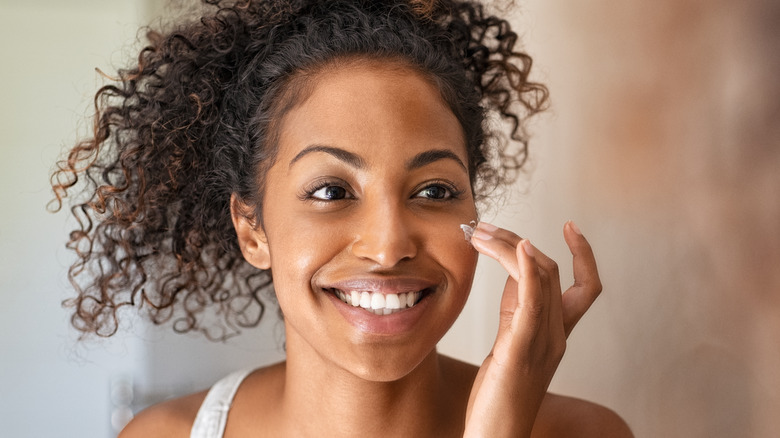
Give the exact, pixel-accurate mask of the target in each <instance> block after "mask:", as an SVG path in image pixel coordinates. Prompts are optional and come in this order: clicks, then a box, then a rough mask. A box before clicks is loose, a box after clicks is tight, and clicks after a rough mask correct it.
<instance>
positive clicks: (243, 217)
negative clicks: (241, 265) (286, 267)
mask: <svg viewBox="0 0 780 438" xmlns="http://www.w3.org/2000/svg"><path fill="white" fill-rule="evenodd" d="M250 211H252V210H251V208H250V207H249V206H247V205H246V204H245V203H244V202H243V201H241V200H240V199H239V198H238V196H236V194H235V193H233V194H232V195H231V196H230V217H231V218H232V219H233V228H235V229H236V236H238V246H239V247H240V248H241V253H242V254H243V255H244V258H245V259H246V261H248V262H249V264H251V265H252V266H254V267H256V268H258V269H269V268H270V267H271V252H270V251H269V250H268V237H267V236H266V235H265V231H263V229H262V228H261V227H259V226H257V225H256V223H255V221H253V220H251V219H250V218H249V217H247V216H248V214H247V212H250Z"/></svg>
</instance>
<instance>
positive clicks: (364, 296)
mask: <svg viewBox="0 0 780 438" xmlns="http://www.w3.org/2000/svg"><path fill="white" fill-rule="evenodd" d="M360 307H362V308H364V309H370V308H371V294H370V293H369V292H362V293H361V294H360Z"/></svg>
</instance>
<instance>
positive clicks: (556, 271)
mask: <svg viewBox="0 0 780 438" xmlns="http://www.w3.org/2000/svg"><path fill="white" fill-rule="evenodd" d="M550 275H553V276H555V277H557V276H558V275H560V268H559V267H558V263H557V262H555V261H552V262H550Z"/></svg>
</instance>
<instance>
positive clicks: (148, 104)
mask: <svg viewBox="0 0 780 438" xmlns="http://www.w3.org/2000/svg"><path fill="white" fill-rule="evenodd" d="M204 2H205V3H206V7H207V9H206V11H207V14H206V15H205V16H204V17H202V18H201V19H200V20H198V21H192V22H187V23H184V24H181V25H179V26H178V27H176V28H174V29H172V30H170V31H168V32H165V33H162V32H152V31H150V32H149V33H148V35H147V39H148V45H147V46H146V47H145V48H143V49H142V50H141V52H140V55H139V57H138V63H137V66H135V67H133V68H129V69H126V70H120V71H119V74H118V76H117V78H116V79H115V83H114V84H110V85H106V86H104V87H102V88H101V89H100V90H98V92H97V94H96V96H95V100H94V105H95V112H96V115H95V119H94V126H93V133H92V137H91V138H88V139H85V140H83V141H80V142H79V143H78V144H76V145H75V146H74V147H73V148H72V149H71V150H70V151H69V153H68V155H67V158H65V159H63V160H61V161H60V162H59V163H58V168H57V170H56V171H55V172H54V174H53V175H52V187H53V190H54V194H55V199H54V201H53V202H54V210H55V211H56V210H59V209H61V207H62V204H63V200H64V198H65V197H67V196H68V194H69V193H68V192H69V191H71V192H72V191H74V190H76V189H77V188H81V190H82V191H81V192H80V193H81V194H82V196H81V197H80V198H78V199H77V200H74V201H72V207H71V211H72V213H73V215H74V216H75V218H76V220H77V221H78V228H77V229H75V230H74V231H72V232H71V234H70V240H69V242H68V245H67V246H68V248H70V249H72V250H73V251H75V253H76V255H77V258H76V261H75V262H74V263H73V265H72V266H71V267H70V269H69V271H68V277H69V279H70V281H71V283H72V284H73V286H74V288H75V290H76V292H77V295H76V296H75V297H73V298H70V299H68V300H66V301H65V302H64V303H63V304H64V305H65V306H66V307H70V308H72V309H73V314H72V317H71V321H72V324H73V326H74V327H75V328H77V329H78V330H80V331H81V332H82V334H83V335H87V334H96V335H98V336H110V335H112V334H114V333H115V332H116V331H117V329H118V327H119V319H118V314H119V312H120V310H121V309H122V308H124V307H127V306H134V307H138V308H139V309H143V310H144V311H145V313H146V314H147V316H148V317H149V318H150V319H151V320H152V321H153V322H154V323H155V324H162V323H166V322H172V323H173V328H174V330H175V331H177V332H189V331H200V332H202V333H204V334H205V335H206V336H207V337H209V338H211V339H225V338H226V337H228V336H230V335H233V334H236V333H238V332H239V331H240V329H241V328H247V327H253V326H256V325H257V324H258V323H259V322H260V320H261V318H262V316H263V313H264V310H265V308H266V305H267V304H269V303H270V302H273V300H274V296H273V292H272V288H273V284H272V277H271V272H270V271H263V270H258V269H256V268H254V267H252V266H251V265H249V264H248V263H247V262H246V261H245V260H244V259H243V256H242V254H241V251H240V249H239V247H238V243H237V239H236V235H235V231H234V229H233V225H232V222H231V217H230V198H231V195H233V194H235V195H237V196H238V197H239V198H240V199H241V200H242V201H244V202H245V203H247V205H251V206H252V208H253V209H254V211H253V212H252V213H251V214H252V215H255V216H254V217H258V218H260V220H262V210H261V206H262V199H261V197H262V195H263V187H262V185H263V181H264V174H265V171H267V170H268V168H269V167H270V165H271V163H272V162H273V160H274V157H275V153H276V146H275V144H276V136H277V135H278V128H279V121H280V119H281V118H282V116H283V115H284V114H285V113H286V112H287V111H289V110H290V109H291V108H292V107H293V106H294V105H295V104H296V103H298V102H300V100H301V99H302V98H303V97H304V96H303V94H304V93H306V92H307V91H306V90H307V89H308V88H311V82H312V80H313V78H314V76H315V75H316V74H317V73H318V72H322V71H323V70H324V69H326V68H328V67H333V66H335V67H337V66H338V65H339V63H342V62H345V61H349V60H350V59H363V58H369V59H376V60H390V61H394V62H399V63H402V64H403V65H405V66H407V67H409V68H412V69H415V70H417V71H419V72H420V73H422V74H424V75H425V76H426V77H428V78H430V80H432V81H433V83H435V84H436V85H437V86H438V88H439V90H440V92H441V96H442V98H443V100H444V101H445V102H446V103H447V104H448V105H449V107H450V109H451V110H452V112H453V114H455V116H456V117H457V118H458V120H459V121H460V123H461V125H462V127H463V131H464V133H465V138H466V141H467V149H468V157H469V163H468V165H469V173H470V178H471V183H472V187H473V188H474V193H475V196H476V197H477V199H482V198H484V197H485V196H487V195H488V194H489V193H490V192H491V191H492V190H493V189H495V188H496V187H499V186H501V185H503V184H506V183H509V182H511V181H513V180H514V179H515V178H516V176H517V172H518V170H519V169H520V168H521V166H522V165H523V163H524V162H525V160H526V157H527V135H526V133H525V131H524V129H523V122H524V121H525V119H526V118H527V117H529V116H530V115H533V114H534V113H536V112H538V111H541V110H542V109H543V108H544V106H545V103H546V100H547V90H546V88H545V87H544V86H542V85H539V84H536V83H533V82H531V81H529V79H528V74H529V71H530V68H531V58H530V57H529V56H528V55H526V54H525V53H522V52H520V51H518V50H516V48H515V45H516V42H517V35H516V33H515V32H513V31H512V29H511V28H510V25H509V23H508V22H507V21H506V20H504V19H501V18H498V17H495V16H492V15H489V14H488V13H487V12H486V11H485V10H484V8H483V6H482V5H480V4H478V3H474V2H471V1H459V0H439V1H435V0H434V1H424V0H409V1H406V2H405V1H369V0H355V1H343V0H336V1H327V2H324V1H309V0H288V1H279V0H238V1H231V2H227V1H221V0H204ZM491 114H495V115H497V116H499V117H500V119H499V120H502V121H503V122H504V123H505V124H508V127H509V129H503V130H498V129H494V130H492V131H491V130H490V129H489V128H488V125H489V124H488V117H489V116H490V115H491Z"/></svg>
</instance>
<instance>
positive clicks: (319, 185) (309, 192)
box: [299, 179, 464, 202]
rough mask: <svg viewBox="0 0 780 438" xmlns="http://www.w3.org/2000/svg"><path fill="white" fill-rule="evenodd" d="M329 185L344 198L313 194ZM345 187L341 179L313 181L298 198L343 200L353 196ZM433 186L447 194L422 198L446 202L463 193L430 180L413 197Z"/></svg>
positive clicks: (451, 184) (319, 200)
mask: <svg viewBox="0 0 780 438" xmlns="http://www.w3.org/2000/svg"><path fill="white" fill-rule="evenodd" d="M329 187H335V188H340V189H341V190H344V192H345V193H346V196H345V197H344V198H338V199H323V198H320V197H317V196H314V194H315V193H317V192H318V191H320V190H322V189H325V188H329ZM347 187H349V185H348V184H346V183H345V182H344V181H341V180H332V179H327V180H319V181H314V182H313V183H312V184H311V185H310V186H309V187H307V188H305V189H304V190H303V193H301V195H300V196H299V198H300V199H301V200H302V201H311V202H334V201H343V200H345V199H352V198H354V196H352V194H351V193H350V191H349V189H348V188H347ZM433 187H440V188H443V189H444V190H445V191H446V192H447V194H445V197H444V198H424V199H428V200H431V201H434V202H447V201H452V200H456V199H460V197H461V195H463V193H464V191H463V190H459V189H458V188H457V186H455V184H453V183H451V182H449V181H431V182H428V183H426V184H425V185H424V186H422V187H420V188H419V189H417V190H416V191H415V192H414V196H413V198H421V197H418V195H419V194H420V193H422V192H423V191H425V190H427V189H430V188H433Z"/></svg>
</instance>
